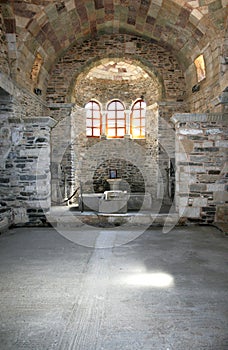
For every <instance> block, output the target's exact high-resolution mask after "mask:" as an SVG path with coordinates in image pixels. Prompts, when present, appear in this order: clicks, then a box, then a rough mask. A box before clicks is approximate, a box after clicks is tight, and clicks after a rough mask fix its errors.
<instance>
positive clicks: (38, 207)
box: [0, 117, 53, 225]
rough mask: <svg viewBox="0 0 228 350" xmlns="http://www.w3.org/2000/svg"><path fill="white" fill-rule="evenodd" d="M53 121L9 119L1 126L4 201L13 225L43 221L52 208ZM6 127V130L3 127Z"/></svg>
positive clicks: (0, 172)
mask: <svg viewBox="0 0 228 350" xmlns="http://www.w3.org/2000/svg"><path fill="white" fill-rule="evenodd" d="M51 126H53V120H51V119H50V118H48V117H34V118H27V119H24V120H21V119H20V118H8V120H7V121H4V126H1V130H2V133H4V143H5V154H4V155H3V158H2V162H1V164H0V194H1V201H2V203H4V204H5V205H6V206H7V207H11V208H12V209H13V213H14V224H27V223H30V224H34V225H38V224H44V223H45V221H46V219H45V215H44V213H45V212H46V211H48V210H49V207H50V180H51V179H50V127H51ZM3 128H4V130H3Z"/></svg>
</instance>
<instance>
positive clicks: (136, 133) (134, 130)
mask: <svg viewBox="0 0 228 350" xmlns="http://www.w3.org/2000/svg"><path fill="white" fill-rule="evenodd" d="M132 136H133V137H139V136H140V129H139V128H133V130H132Z"/></svg>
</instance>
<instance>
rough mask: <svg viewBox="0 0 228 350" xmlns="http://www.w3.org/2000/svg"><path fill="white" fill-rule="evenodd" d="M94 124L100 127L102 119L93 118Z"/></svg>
mask: <svg viewBox="0 0 228 350" xmlns="http://www.w3.org/2000/svg"><path fill="white" fill-rule="evenodd" d="M93 126H96V127H99V128H100V119H93Z"/></svg>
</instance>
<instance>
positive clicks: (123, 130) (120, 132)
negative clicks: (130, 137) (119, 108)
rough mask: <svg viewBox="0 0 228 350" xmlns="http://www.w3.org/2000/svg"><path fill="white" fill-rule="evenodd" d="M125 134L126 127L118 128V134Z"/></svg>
mask: <svg viewBox="0 0 228 350" xmlns="http://www.w3.org/2000/svg"><path fill="white" fill-rule="evenodd" d="M124 135H125V129H122V128H121V129H117V136H124Z"/></svg>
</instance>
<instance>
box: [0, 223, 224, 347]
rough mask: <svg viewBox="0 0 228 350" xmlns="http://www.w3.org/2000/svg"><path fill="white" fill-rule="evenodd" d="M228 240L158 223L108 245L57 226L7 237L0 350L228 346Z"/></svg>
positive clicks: (3, 239) (2, 252)
mask: <svg viewBox="0 0 228 350" xmlns="http://www.w3.org/2000/svg"><path fill="white" fill-rule="evenodd" d="M227 248H228V240H227V237H225V236H224V235H223V233H221V232H220V231H219V230H217V229H216V228H214V227H205V226H192V227H178V228H175V229H173V230H172V231H171V232H169V233H168V234H163V233H162V229H161V228H158V227H153V228H151V229H148V230H147V231H146V232H144V233H143V234H142V235H140V236H139V237H137V238H136V239H134V240H132V241H131V242H129V243H128V244H125V245H122V246H120V247H116V248H109V249H92V248H88V247H84V246H80V245H77V244H75V243H73V242H71V241H69V240H67V239H66V238H64V237H63V236H62V235H60V234H59V233H58V232H56V231H55V230H54V229H53V228H18V229H11V230H10V231H9V232H8V233H6V234H3V235H2V236H0V278H1V279H0V296H1V299H0V317H1V319H0V349H1V350H8V349H10V350H14V349H15V350H21V349H29V350H30V349H31V350H44V349H47V350H51V349H59V350H63V349H64V350H65V349H66V350H72V349H77V350H125V349H129V350H136V349H137V350H138V349H143V350H174V349H175V350H190V349H191V350H227V349H228V334H227V330H228V274H227V263H228V256H227Z"/></svg>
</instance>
